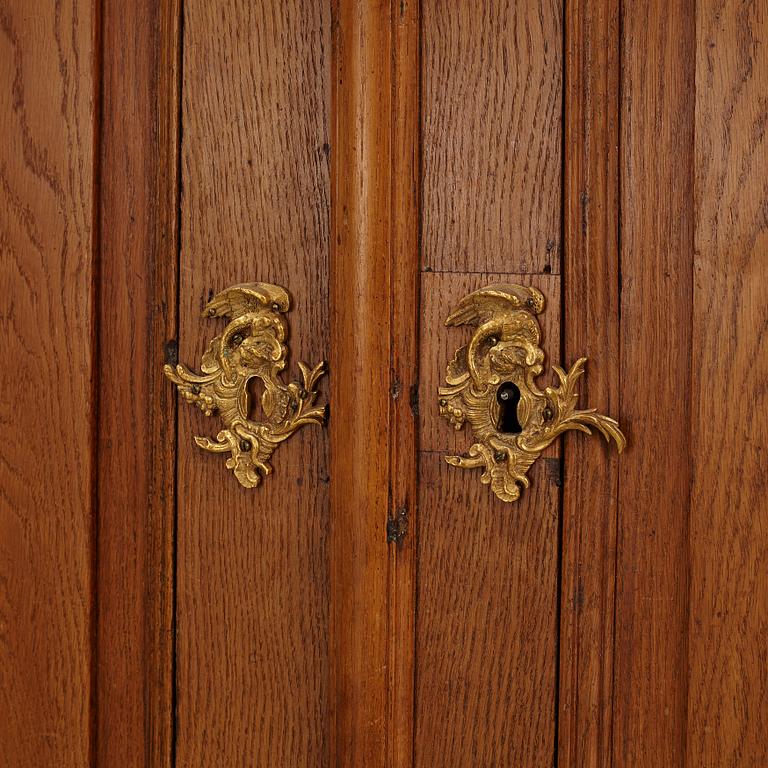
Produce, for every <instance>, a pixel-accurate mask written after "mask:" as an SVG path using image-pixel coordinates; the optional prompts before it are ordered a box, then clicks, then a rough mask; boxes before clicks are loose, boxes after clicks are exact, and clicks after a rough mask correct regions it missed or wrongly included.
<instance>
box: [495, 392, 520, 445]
mask: <svg viewBox="0 0 768 768" xmlns="http://www.w3.org/2000/svg"><path fill="white" fill-rule="evenodd" d="M496 400H497V402H498V404H499V406H500V407H499V425H498V430H499V432H506V433H512V434H514V435H516V434H518V433H519V432H522V431H523V428H522V427H521V426H520V422H519V421H518V419H517V404H518V403H519V402H520V389H519V387H518V386H517V385H516V384H512V382H510V381H508V382H506V383H504V384H502V385H501V386H500V387H499V389H498V391H497V392H496Z"/></svg>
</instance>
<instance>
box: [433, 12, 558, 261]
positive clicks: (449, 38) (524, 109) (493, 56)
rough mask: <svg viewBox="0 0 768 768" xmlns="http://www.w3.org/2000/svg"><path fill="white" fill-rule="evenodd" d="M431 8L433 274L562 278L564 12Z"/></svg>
mask: <svg viewBox="0 0 768 768" xmlns="http://www.w3.org/2000/svg"><path fill="white" fill-rule="evenodd" d="M422 7H423V11H422V12H423V17H424V18H423V23H422V48H423V66H422V81H423V94H422V142H423V183H424V190H423V195H424V215H425V219H424V223H425V225H424V227H423V229H422V245H423V254H422V259H423V264H424V266H425V267H429V268H432V269H434V270H447V271H454V272H534V273H535V272H550V271H551V272H559V270H560V229H561V227H560V219H561V200H562V183H561V175H562V149H561V144H562V106H563V105H562V81H563V78H562V68H563V11H562V7H561V4H560V3H559V2H555V0H523V1H522V2H520V1H516V0H502V2H494V1H493V0H482V2H476V0H460V1H457V0H423V3H422Z"/></svg>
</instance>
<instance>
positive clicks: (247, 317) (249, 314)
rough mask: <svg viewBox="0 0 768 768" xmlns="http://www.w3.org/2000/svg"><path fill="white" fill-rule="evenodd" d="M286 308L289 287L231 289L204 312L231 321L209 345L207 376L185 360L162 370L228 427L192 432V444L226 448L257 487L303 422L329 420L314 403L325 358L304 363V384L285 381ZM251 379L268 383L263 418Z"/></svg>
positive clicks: (234, 466)
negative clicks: (254, 414) (210, 433)
mask: <svg viewBox="0 0 768 768" xmlns="http://www.w3.org/2000/svg"><path fill="white" fill-rule="evenodd" d="M289 306H290V299H289V297H288V293H287V291H286V290H285V289H284V288H281V287H280V286H278V285H271V284H270V283H248V284H242V285H235V286H232V287H231V288H227V289H226V290H224V291H222V292H221V293H219V294H217V295H216V296H215V297H214V298H213V299H211V301H209V302H208V304H207V305H206V307H205V310H204V312H203V317H209V318H214V317H226V318H229V323H228V324H227V326H226V328H225V329H224V331H223V333H221V335H219V336H216V337H215V338H214V339H213V340H212V341H211V342H210V344H209V345H208V349H207V350H206V352H205V354H204V355H203V358H202V362H201V364H200V369H201V371H202V373H195V372H194V371H192V370H190V369H189V368H187V367H186V366H184V365H181V364H179V365H176V366H171V365H166V366H165V367H164V369H163V370H164V372H165V375H166V376H167V377H168V378H169V379H170V380H171V381H172V382H173V383H174V384H176V386H177V388H178V391H179V393H180V394H181V396H182V397H183V398H184V399H185V400H186V401H187V402H189V403H193V404H194V405H196V406H197V407H198V408H200V410H201V411H203V413H204V414H205V415H206V416H213V415H217V416H218V417H219V418H220V419H221V421H222V422H223V424H224V429H222V430H221V431H220V432H219V433H218V434H217V435H216V439H215V440H212V439H211V438H209V437H195V442H196V443H197V445H199V446H200V447H201V448H203V449H204V450H206V451H211V452H212V453H229V454H230V456H229V458H228V459H227V463H226V466H227V468H228V469H231V470H232V471H233V472H234V474H235V477H236V478H237V479H238V481H239V482H240V484H241V485H242V486H244V487H245V488H253V487H255V486H257V485H259V483H260V482H261V480H262V477H263V476H264V475H268V474H270V473H271V472H272V465H271V464H270V459H271V457H272V454H273V452H274V451H275V449H276V448H277V446H278V445H279V444H280V443H282V442H283V441H284V440H287V439H288V438H289V437H290V436H291V435H292V434H293V433H294V432H295V431H296V430H297V429H299V428H300V427H302V426H304V425H306V424H322V423H323V422H324V421H325V417H326V406H325V405H315V401H316V399H317V394H318V393H317V391H316V389H315V386H316V384H317V381H318V379H319V378H320V377H321V376H322V375H323V373H324V372H325V363H324V362H320V363H318V364H317V365H316V366H315V367H314V368H310V367H309V366H307V365H306V364H304V363H301V362H300V363H299V369H300V370H301V375H302V381H301V382H298V381H294V382H290V383H289V384H285V383H283V381H282V378H281V372H282V371H283V369H284V368H285V366H286V358H287V355H288V349H287V347H286V345H285V340H286V327H285V322H284V319H283V317H282V315H283V313H285V312H287V311H288V309H289ZM254 378H258V379H260V380H261V382H262V384H263V385H264V391H263V394H262V395H261V409H262V412H263V414H264V420H263V421H254V420H252V419H251V418H250V414H249V410H250V398H249V394H248V384H249V382H250V381H251V379H254Z"/></svg>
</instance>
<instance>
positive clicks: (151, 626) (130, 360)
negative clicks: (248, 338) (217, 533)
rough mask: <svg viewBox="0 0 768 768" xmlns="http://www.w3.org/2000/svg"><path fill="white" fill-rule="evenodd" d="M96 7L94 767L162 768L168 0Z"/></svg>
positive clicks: (169, 255)
mask: <svg viewBox="0 0 768 768" xmlns="http://www.w3.org/2000/svg"><path fill="white" fill-rule="evenodd" d="M101 17H102V27H101V38H102V39H101V44H102V58H103V74H102V103H101V116H102V119H101V143H100V148H101V151H100V200H99V204H100V243H101V249H100V250H101V255H100V270H99V295H100V302H99V308H98V320H99V327H98V347H99V348H100V350H101V357H100V360H101V362H100V366H99V382H98V389H99V403H100V412H99V416H100V418H99V425H98V445H97V448H98V458H99V465H98V489H97V493H98V499H99V509H98V512H97V514H98V516H99V517H98V534H99V538H98V542H97V547H98V556H97V562H98V577H97V597H98V612H99V613H98V627H97V649H96V659H97V661H96V664H97V684H98V691H97V696H96V700H97V713H96V723H97V729H98V731H97V742H96V764H97V765H99V766H110V765H120V766H136V767H138V766H144V767H148V766H152V768H169V767H170V765H171V763H172V749H173V746H172V745H173V711H172V700H173V636H172V627H173V551H174V549H173V548H174V517H175V501H176V499H175V445H176V418H175V413H176V398H175V395H174V392H173V389H172V387H169V386H168V384H167V382H166V381H165V379H164V377H163V375H162V363H163V362H164V360H165V359H168V358H173V357H174V355H175V348H176V346H175V345H176V335H177V304H178V295H177V290H178V289H177V286H178V274H177V270H178V258H177V250H178V227H177V223H178V219H177V216H178V150H179V124H178V116H179V109H178V104H179V74H180V73H179V46H180V34H181V33H180V26H179V24H180V0H162V1H161V2H150V0H141V2H137V3H129V4H125V5H123V4H120V3H118V2H116V1H115V0H106V1H105V2H104V3H103V5H102V9H101ZM126 41H130V42H131V44H130V45H128V44H126Z"/></svg>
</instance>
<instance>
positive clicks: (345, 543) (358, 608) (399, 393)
mask: <svg viewBox="0 0 768 768" xmlns="http://www.w3.org/2000/svg"><path fill="white" fill-rule="evenodd" d="M334 13H335V18H336V25H335V32H336V34H335V36H334V40H333V58H334V63H333V73H334V76H333V99H332V112H333V117H334V127H333V172H332V179H333V184H332V189H333V194H332V212H333V219H332V238H331V242H332V249H333V250H332V260H331V291H330V305H331V369H332V374H333V377H332V383H331V398H332V401H333V408H334V414H335V415H334V416H332V421H331V425H330V429H329V437H330V441H331V445H332V450H331V477H332V481H331V518H332V519H331V525H332V529H331V614H332V646H331V665H332V667H331V680H332V691H333V697H334V703H333V707H332V721H331V762H332V764H333V765H334V766H350V767H351V766H358V765H371V766H376V765H382V766H383V765H391V766H398V768H405V767H406V766H410V765H411V753H412V727H413V726H412V712H413V631H414V630H413V600H414V581H413V571H414V564H413V558H414V546H413V543H412V540H411V538H409V537H412V536H413V533H412V531H413V527H412V526H413V524H414V522H415V506H416V461H415V458H416V414H415V412H414V411H415V405H416V402H417V401H416V397H417V390H416V384H417V381H418V379H417V376H418V364H417V357H416V344H417V340H418V336H417V323H416V318H417V315H418V311H417V300H418V250H417V243H418V240H417V233H418V201H419V175H418V169H419V166H418V142H417V132H418V111H417V100H416V99H417V93H418V4H417V3H412V2H391V3H389V2H383V3H379V4H371V3H367V2H360V1H358V0H340V1H339V2H337V3H335V5H334ZM398 513H400V514H402V515H403V516H408V517H410V524H409V532H408V534H407V535H406V538H405V539H404V540H401V541H400V542H390V541H388V531H387V521H388V519H391V518H395V517H397V515H398Z"/></svg>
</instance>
